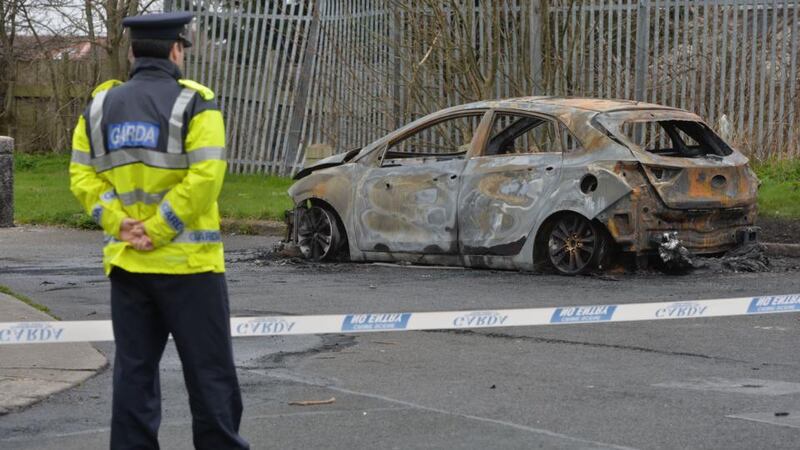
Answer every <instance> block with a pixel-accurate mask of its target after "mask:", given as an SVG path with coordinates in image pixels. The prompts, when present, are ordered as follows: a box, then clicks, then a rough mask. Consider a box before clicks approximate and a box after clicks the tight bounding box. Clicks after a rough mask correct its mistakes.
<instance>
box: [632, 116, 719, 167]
mask: <svg viewBox="0 0 800 450" xmlns="http://www.w3.org/2000/svg"><path fill="white" fill-rule="evenodd" d="M622 130H623V132H624V133H625V134H626V136H627V137H628V139H630V140H632V141H633V142H634V143H636V144H638V145H639V146H640V147H642V148H643V149H644V150H645V151H647V152H650V153H653V154H656V155H659V156H671V157H679V158H703V157H713V156H717V157H723V156H728V155H730V154H731V153H733V150H731V148H730V147H729V146H728V145H727V144H726V143H725V142H724V141H723V140H722V139H720V138H719V136H717V135H716V134H715V133H714V132H713V131H711V129H709V128H708V127H707V126H706V125H704V124H703V123H701V122H695V121H691V120H659V121H651V122H628V123H625V124H624V125H623V127H622Z"/></svg>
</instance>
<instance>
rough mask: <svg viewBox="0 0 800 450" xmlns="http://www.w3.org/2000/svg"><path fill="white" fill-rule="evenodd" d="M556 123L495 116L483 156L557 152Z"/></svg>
mask: <svg viewBox="0 0 800 450" xmlns="http://www.w3.org/2000/svg"><path fill="white" fill-rule="evenodd" d="M558 136H559V135H558V128H557V124H556V123H555V122H553V121H551V120H546V119H542V118H539V117H532V116H521V115H513V114H502V113H501V114H498V115H497V117H496V118H495V120H494V125H493V126H492V137H491V138H490V139H489V142H488V143H487V144H486V151H485V152H484V155H485V156H495V155H520V154H529V153H552V152H560V151H561V146H560V145H559V142H558V139H559V138H558Z"/></svg>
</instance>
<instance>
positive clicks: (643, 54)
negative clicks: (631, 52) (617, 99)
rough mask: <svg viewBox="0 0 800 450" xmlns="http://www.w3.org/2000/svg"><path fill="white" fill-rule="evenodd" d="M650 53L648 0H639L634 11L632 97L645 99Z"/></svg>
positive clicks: (639, 99)
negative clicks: (634, 55) (634, 62)
mask: <svg viewBox="0 0 800 450" xmlns="http://www.w3.org/2000/svg"><path fill="white" fill-rule="evenodd" d="M649 53H650V0H639V7H638V9H637V11H636V71H635V73H634V89H633V98H634V100H636V101H638V102H643V101H646V100H647V99H646V98H645V95H646V92H645V85H644V84H645V80H646V79H647V65H648V63H647V57H648V55H649Z"/></svg>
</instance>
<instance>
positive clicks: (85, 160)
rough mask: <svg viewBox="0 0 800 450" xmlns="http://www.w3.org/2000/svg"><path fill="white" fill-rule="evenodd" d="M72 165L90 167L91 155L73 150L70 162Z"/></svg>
mask: <svg viewBox="0 0 800 450" xmlns="http://www.w3.org/2000/svg"><path fill="white" fill-rule="evenodd" d="M70 161H72V162H74V163H78V164H83V165H84V166H91V165H92V155H90V154H89V152H82V151H80V150H73V151H72V159H71V160H70Z"/></svg>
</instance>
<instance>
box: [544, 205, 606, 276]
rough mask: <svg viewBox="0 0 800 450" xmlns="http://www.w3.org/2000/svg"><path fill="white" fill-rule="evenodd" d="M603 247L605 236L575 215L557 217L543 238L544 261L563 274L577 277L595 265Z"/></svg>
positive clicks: (582, 218)
mask: <svg viewBox="0 0 800 450" xmlns="http://www.w3.org/2000/svg"><path fill="white" fill-rule="evenodd" d="M605 247H606V243H605V236H604V235H603V234H602V233H600V232H599V230H598V229H597V228H596V227H595V225H594V224H593V223H592V222H591V221H589V220H588V219H587V218H585V217H583V216H581V215H579V214H567V215H564V216H561V217H560V218H558V219H557V220H556V221H555V223H553V224H552V225H551V227H550V228H549V231H548V235H547V256H548V259H549V261H550V264H551V265H552V266H553V268H555V269H556V270H557V271H558V272H559V273H561V274H563V275H578V274H581V273H584V272H586V271H587V270H589V269H591V268H592V267H594V266H595V265H597V262H598V261H599V260H600V257H601V256H602V255H601V254H602V252H603V251H604V249H605Z"/></svg>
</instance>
